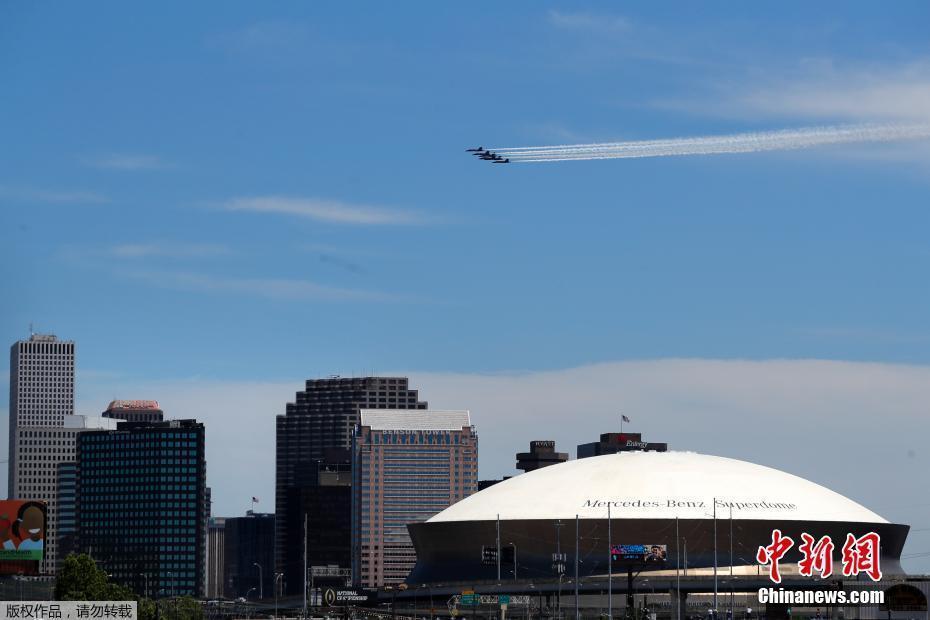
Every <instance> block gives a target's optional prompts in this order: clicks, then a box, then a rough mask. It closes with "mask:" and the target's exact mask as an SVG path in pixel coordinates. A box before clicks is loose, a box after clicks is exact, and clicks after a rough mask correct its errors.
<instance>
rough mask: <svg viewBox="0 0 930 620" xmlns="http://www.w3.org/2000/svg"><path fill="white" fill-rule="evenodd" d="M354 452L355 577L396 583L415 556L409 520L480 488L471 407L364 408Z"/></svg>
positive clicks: (424, 516)
mask: <svg viewBox="0 0 930 620" xmlns="http://www.w3.org/2000/svg"><path fill="white" fill-rule="evenodd" d="M352 454H353V462H352V477H353V479H352V577H353V579H354V581H355V582H356V583H357V584H359V585H363V586H366V587H376V586H380V585H382V584H392V583H399V582H401V581H403V580H404V579H405V578H406V577H407V574H408V573H409V572H410V569H412V568H413V565H414V564H415V563H416V553H415V552H414V549H413V544H412V543H411V542H410V535H409V533H408V532H407V524H408V523H414V522H419V521H425V520H426V519H428V518H430V517H431V516H433V515H434V514H436V513H438V512H440V511H441V510H443V509H445V508H447V507H449V506H451V505H452V504H454V503H456V502H458V501H459V500H462V499H464V498H466V497H468V496H469V495H471V494H472V493H475V492H476V491H477V490H478V435H477V433H476V432H475V427H474V426H472V425H471V417H470V415H469V413H468V411H430V410H427V411H403V410H382V411H378V410H372V409H363V410H362V411H361V421H360V423H359V426H358V430H357V431H356V433H355V441H354V446H353V450H352Z"/></svg>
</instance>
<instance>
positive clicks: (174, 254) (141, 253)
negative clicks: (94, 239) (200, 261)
mask: <svg viewBox="0 0 930 620" xmlns="http://www.w3.org/2000/svg"><path fill="white" fill-rule="evenodd" d="M230 252H231V251H230V249H229V247H228V246H226V245H222V244H219V243H174V242H170V241H162V242H153V243H124V244H119V245H114V246H111V247H109V248H107V250H106V253H107V254H108V255H110V256H114V257H117V258H148V257H168V258H201V257H210V256H223V255H226V254H230Z"/></svg>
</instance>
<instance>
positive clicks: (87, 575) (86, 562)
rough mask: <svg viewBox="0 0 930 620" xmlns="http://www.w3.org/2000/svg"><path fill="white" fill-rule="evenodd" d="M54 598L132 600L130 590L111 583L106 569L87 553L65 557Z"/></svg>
mask: <svg viewBox="0 0 930 620" xmlns="http://www.w3.org/2000/svg"><path fill="white" fill-rule="evenodd" d="M55 598H56V599H58V600H59V601H132V600H135V599H136V597H135V595H134V594H133V592H132V590H130V589H129V588H127V587H125V586H121V585H119V584H116V583H112V582H111V581H110V580H109V579H108V578H107V573H106V571H104V570H102V569H101V568H100V567H98V566H97V563H96V562H95V561H94V559H93V558H92V557H90V556H89V555H87V554H85V553H82V554H80V555H75V554H73V553H72V554H71V555H69V556H68V557H67V558H65V561H64V563H63V564H62V566H61V569H60V570H59V571H58V577H57V578H56V580H55Z"/></svg>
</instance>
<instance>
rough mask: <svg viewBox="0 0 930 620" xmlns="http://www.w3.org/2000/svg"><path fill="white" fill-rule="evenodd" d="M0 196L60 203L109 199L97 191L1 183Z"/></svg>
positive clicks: (88, 202) (85, 202) (80, 202)
mask: <svg viewBox="0 0 930 620" xmlns="http://www.w3.org/2000/svg"><path fill="white" fill-rule="evenodd" d="M0 196H5V197H7V198H10V199H13V200H22V201H26V202H48V203H61V204H93V203H98V204H100V203H106V202H110V199H109V198H108V197H107V196H105V195H103V194H101V193H98V192H89V191H81V190H49V189H37V188H27V187H8V186H3V185H0Z"/></svg>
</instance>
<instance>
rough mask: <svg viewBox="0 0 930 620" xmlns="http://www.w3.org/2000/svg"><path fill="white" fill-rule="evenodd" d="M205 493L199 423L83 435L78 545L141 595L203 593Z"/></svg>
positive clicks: (140, 425) (139, 425) (128, 425)
mask: <svg viewBox="0 0 930 620" xmlns="http://www.w3.org/2000/svg"><path fill="white" fill-rule="evenodd" d="M206 495H207V487H206V461H205V459H204V427H203V424H201V423H199V422H197V421H196V420H171V421H168V422H148V423H146V422H120V423H119V426H118V427H117V430H115V431H92V432H87V433H81V434H80V435H79V436H78V442H77V515H78V518H77V535H76V546H77V548H78V549H80V550H81V551H84V552H88V553H91V555H92V556H93V557H94V559H95V560H97V561H98V562H99V563H100V564H101V565H102V567H103V568H104V569H105V570H106V571H107V572H108V573H110V574H112V575H113V578H114V579H115V580H116V581H117V582H119V583H122V584H124V585H127V586H129V587H131V588H133V589H134V590H135V591H136V592H137V593H139V594H144V593H145V592H146V590H148V593H149V595H150V596H175V595H178V596H183V595H190V596H203V593H204V589H205V586H206V528H207V514H206V511H207V506H208V502H207V497H206Z"/></svg>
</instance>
